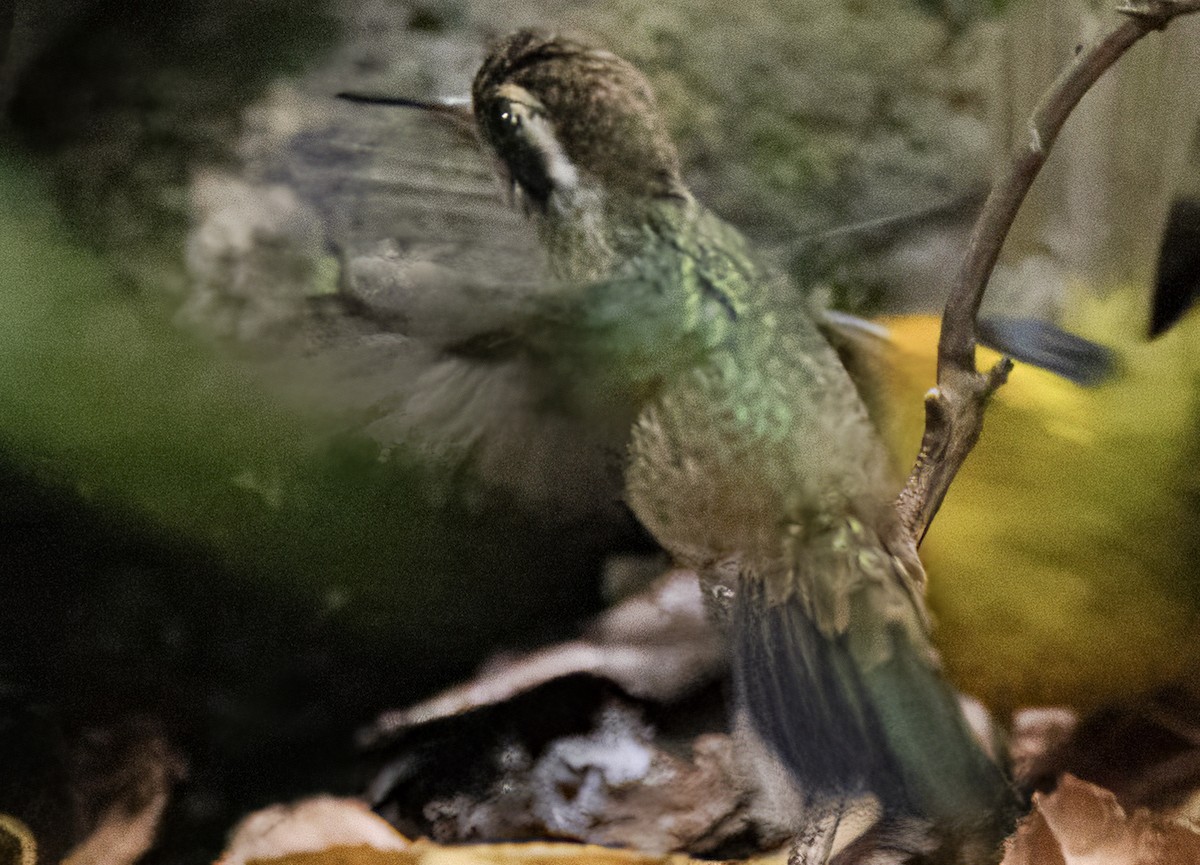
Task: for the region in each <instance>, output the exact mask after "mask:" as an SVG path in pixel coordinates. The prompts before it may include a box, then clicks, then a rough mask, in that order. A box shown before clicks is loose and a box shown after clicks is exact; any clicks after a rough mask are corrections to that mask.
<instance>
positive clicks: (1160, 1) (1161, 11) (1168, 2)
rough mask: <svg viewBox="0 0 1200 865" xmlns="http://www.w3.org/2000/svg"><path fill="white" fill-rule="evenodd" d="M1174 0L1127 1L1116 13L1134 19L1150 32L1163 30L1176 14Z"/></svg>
mask: <svg viewBox="0 0 1200 865" xmlns="http://www.w3.org/2000/svg"><path fill="white" fill-rule="evenodd" d="M1174 5H1175V3H1174V0H1127V2H1126V3H1123V4H1122V5H1120V6H1118V7H1117V9H1116V11H1117V12H1119V13H1120V14H1122V15H1125V16H1128V17H1130V18H1134V19H1136V20H1138V21H1140V22H1142V24H1143V25H1144V26H1145V27H1147V28H1149V29H1151V30H1164V29H1166V26H1167V24H1169V23H1170V21H1171V19H1172V18H1174V17H1175V16H1176V15H1177V14H1179V13H1178V10H1175V9H1172V8H1171V7H1172V6H1174Z"/></svg>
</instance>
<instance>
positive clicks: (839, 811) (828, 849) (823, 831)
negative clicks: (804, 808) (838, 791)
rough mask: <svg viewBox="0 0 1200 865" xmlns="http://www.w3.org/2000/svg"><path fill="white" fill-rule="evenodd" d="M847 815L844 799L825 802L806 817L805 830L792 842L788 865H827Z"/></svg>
mask: <svg viewBox="0 0 1200 865" xmlns="http://www.w3.org/2000/svg"><path fill="white" fill-rule="evenodd" d="M845 813H846V802H845V800H844V799H835V800H832V801H827V802H824V803H822V804H820V805H818V806H817V807H815V808H813V809H812V810H811V811H810V812H809V813H808V815H806V818H807V822H806V825H805V827H804V829H803V830H802V831H801V832H800V834H799V835H797V836H796V837H795V838H794V839H793V840H792V847H791V850H789V851H788V865H827V863H828V862H829V858H830V856H831V855H832V853H833V839H834V838H835V837H837V831H838V826H840V825H841V822H842V815H843V814H845Z"/></svg>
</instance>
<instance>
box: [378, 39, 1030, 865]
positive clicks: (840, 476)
mask: <svg viewBox="0 0 1200 865" xmlns="http://www.w3.org/2000/svg"><path fill="white" fill-rule="evenodd" d="M397 102H399V104H407V105H413V104H416V103H414V102H413V101H412V100H397ZM445 110H447V111H451V110H453V111H459V109H456V108H446V109H445ZM458 116H459V118H460V119H462V118H463V117H468V118H469V119H470V120H471V121H472V122H473V125H474V128H475V132H476V134H477V135H478V138H479V140H480V141H481V142H482V144H483V146H484V147H485V149H486V150H487V151H489V152H490V153H491V154H492V156H493V157H494V163H495V167H496V170H497V173H498V175H499V177H500V179H501V180H502V182H503V184H504V185H505V187H506V188H507V190H508V191H509V193H510V197H511V199H512V201H513V203H514V204H515V205H516V206H518V207H519V208H520V210H521V211H522V212H523V213H524V214H525V216H526V217H527V218H528V219H529V220H530V221H531V222H532V223H533V225H534V227H535V229H536V233H537V236H538V238H539V241H540V243H541V244H542V246H543V247H544V249H545V252H546V255H547V260H548V265H549V268H550V271H551V274H552V277H553V281H554V289H553V290H552V291H544V292H539V293H537V294H534V295H531V296H530V297H529V298H526V299H523V302H521V303H513V304H509V306H508V308H506V309H505V310H503V312H502V313H497V314H495V315H492V316H491V317H490V318H489V326H488V327H487V328H486V329H482V330H480V332H478V333H473V334H470V335H468V336H466V337H464V338H457V339H455V340H454V341H453V342H450V343H447V344H446V345H444V346H443V347H442V350H443V351H444V352H446V353H447V355H451V356H460V357H467V358H470V359H472V361H473V362H475V363H477V364H488V363H494V364H505V363H510V362H512V360H513V359H514V358H521V359H522V360H523V361H524V362H525V363H524V366H525V368H526V369H527V370H528V371H529V373H528V374H529V375H531V376H536V377H537V378H538V379H539V384H538V393H539V394H541V395H542V396H541V398H542V400H543V403H544V405H545V407H546V410H547V412H548V413H553V414H558V415H564V416H570V417H575V418H580V419H584V420H585V421H589V419H590V420H594V422H595V423H596V424H597V425H600V426H604V427H605V428H608V429H611V428H614V427H616V428H618V429H620V430H621V433H620V435H621V437H622V439H623V449H624V454H625V456H624V460H623V490H624V500H625V502H626V504H627V505H628V507H629V508H630V509H631V510H632V512H633V513H634V515H635V516H636V518H637V519H638V521H639V522H640V523H641V524H642V526H644V527H645V529H646V530H648V532H649V533H650V534H651V535H652V536H653V538H654V539H655V540H656V541H657V543H658V544H659V545H661V547H662V548H663V549H664V550H666V551H667V552H668V553H669V554H670V556H671V557H672V558H673V559H674V560H675V561H676V563H677V564H679V565H681V566H684V567H687V568H690V569H692V570H694V571H695V572H696V573H697V574H698V575H699V576H700V578H701V582H702V585H704V586H705V588H706V593H707V597H708V598H709V599H710V601H711V604H710V606H711V609H712V612H713V615H714V618H715V619H716V620H717V621H719V622H720V624H721V626H723V627H725V628H727V629H728V634H729V640H730V644H731V654H732V661H733V670H734V691H735V696H736V702H737V706H738V709H737V724H736V727H737V728H738V729H739V730H740V731H741V732H740V733H739V735H740V736H742V737H744V738H745V740H746V741H747V742H748V743H749V744H747V746H746V752H747V753H748V754H750V753H759V752H760V751H761V753H763V754H765V755H766V756H765V763H764V762H763V761H762V760H758V759H757V758H756V759H754V760H751V761H750V762H753V763H754V764H755V766H754V769H755V771H762V772H763V773H765V774H770V773H771V772H772V771H774V770H775V769H776V768H782V770H783V773H782V774H783V776H784V777H785V778H786V779H787V782H786V783H787V788H788V790H789V797H790V798H789V801H790V802H793V803H795V809H796V813H794V814H791V815H790V818H789V819H790V820H792V821H794V823H793V825H791V826H789V827H788V828H789V829H792V830H794V832H795V834H796V837H797V843H796V846H795V849H794V850H793V856H792V858H793V860H794V861H797V862H804V863H825V862H829V861H834V862H838V863H850V862H868V861H879V860H876V859H872V858H871V857H872V856H874V855H876V852H877V851H878V850H881V849H884V848H886V851H887V855H890V856H891V857H892V858H889V859H887V860H886V861H907V860H908V859H909V858H911V857H914V856H926V855H928V854H930V853H931V852H932V851H933V850H934V849H935V848H937V849H939V850H942V851H945V850H948V849H949V848H950V846H953V845H958V848H959V850H960V851H961V850H962V849H967V848H968V847H970V845H971V844H974V845H975V846H974V847H971V848H970V849H974V850H977V851H979V852H977V853H975V854H973V855H975V859H973V860H971V861H980V862H985V861H994V860H996V859H998V855H999V854H998V850H999V843H1000V841H1001V839H1002V838H1003V837H1005V836H1006V835H1007V834H1008V833H1009V832H1010V831H1011V829H1012V827H1013V824H1014V821H1015V817H1016V814H1017V811H1018V803H1017V799H1016V796H1015V794H1014V793H1013V790H1012V788H1011V786H1010V784H1009V781H1008V779H1007V777H1006V775H1005V773H1004V771H1003V770H1002V769H1001V768H1000V767H999V766H997V765H996V764H995V763H994V762H993V761H992V760H991V759H990V758H989V757H988V756H987V755H986V753H985V752H984V749H983V748H982V747H981V745H980V744H979V743H978V741H977V739H976V738H975V736H974V734H973V733H972V732H971V730H970V728H969V726H968V725H967V723H966V721H965V719H964V717H963V714H962V710H961V708H960V704H959V701H958V698H957V696H956V694H955V693H954V692H953V691H952V689H951V688H950V687H949V686H948V685H947V684H946V682H945V681H944V679H943V677H942V674H941V672H940V667H939V661H938V658H937V654H936V652H935V650H934V648H933V645H932V642H931V638H930V622H929V619H928V616H927V614H926V611H925V605H924V600H923V590H924V582H925V576H924V571H923V570H922V566H921V563H920V560H919V558H918V557H917V553H916V546H915V541H914V539H913V538H911V537H909V536H908V535H907V534H906V532H905V531H904V530H903V529H902V527H901V526H900V524H899V521H898V518H897V516H896V513H895V510H894V507H893V499H894V497H895V494H896V492H897V490H898V488H899V484H898V481H897V479H896V477H895V476H894V472H893V468H892V463H891V460H890V457H889V455H888V453H887V451H886V449H885V447H884V446H883V444H882V443H881V441H880V439H879V436H878V435H877V432H876V430H875V427H874V425H873V424H872V421H871V417H870V414H869V412H868V408H867V405H866V404H865V402H864V399H863V397H862V396H860V393H859V390H858V388H857V387H856V384H855V382H854V380H853V379H852V377H851V375H850V373H849V372H848V370H847V368H846V365H845V363H844V362H843V360H842V357H841V356H840V355H839V352H838V349H844V348H845V346H846V345H848V344H850V343H852V342H853V341H854V339H853V337H848V338H847V339H846V340H845V341H843V340H842V339H841V338H840V337H839V336H838V334H839V333H841V332H843V331H844V330H845V328H840V327H838V326H837V319H836V318H834V317H831V316H826V315H824V314H823V313H822V312H821V311H820V310H819V309H818V308H817V307H816V306H815V305H814V304H812V303H810V302H809V301H808V300H806V299H804V298H802V297H801V296H800V295H799V294H798V293H796V292H795V291H794V290H793V289H792V288H791V287H790V286H789V285H788V284H787V283H786V282H785V281H784V280H783V279H782V278H781V277H780V276H778V275H776V274H775V273H773V272H772V271H771V269H770V268H768V267H765V266H763V265H762V264H760V263H759V262H758V261H757V260H756V259H755V257H754V255H753V253H752V251H751V250H750V248H749V246H748V244H747V242H746V241H745V240H744V238H743V237H742V236H741V235H740V234H739V232H738V231H737V230H735V229H734V228H733V227H731V226H730V225H728V224H726V223H724V222H723V221H721V220H720V219H719V218H718V217H717V216H716V215H715V214H713V213H712V212H711V211H709V210H708V209H706V208H705V207H704V206H703V205H702V204H701V203H700V202H699V201H697V200H696V198H695V197H694V196H693V194H692V193H691V191H690V190H689V189H688V187H687V184H686V183H685V181H684V179H683V175H682V171H681V167H680V160H679V157H678V154H677V151H676V149H675V146H674V144H673V142H672V140H671V137H670V135H669V133H668V131H667V129H666V126H665V124H664V121H663V120H662V118H661V116H660V114H659V111H658V108H657V105H656V101H655V97H654V94H653V92H652V90H651V87H650V85H649V83H648V81H647V80H646V78H645V77H644V76H643V75H642V74H641V73H640V72H639V71H638V70H637V69H636V68H635V67H634V66H633V65H631V64H630V63H628V62H627V61H625V60H623V59H621V58H619V57H618V56H616V55H615V54H613V53H611V52H609V51H607V50H604V49H601V48H599V47H596V46H593V45H590V44H588V43H587V42H585V41H581V40H578V39H575V38H572V37H567V36H561V35H556V34H551V33H547V32H543V31H538V30H522V31H519V32H516V33H514V34H512V35H510V36H508V37H507V38H505V39H503V40H502V41H500V42H499V43H498V44H497V45H496V46H495V47H494V48H493V49H492V50H491V52H490V53H489V54H488V55H487V57H486V59H485V60H484V62H483V64H482V66H481V67H480V69H479V71H478V72H477V74H476V75H475V78H474V81H473V83H472V88H471V101H470V106H469V114H467V113H466V112H465V111H463V112H460V113H459V114H458ZM843 353H844V352H843ZM760 746H761V747H760ZM760 781H761V785H762V788H763V789H764V790H766V789H767V788H768V787H770V786H771V785H770V784H768V783H767V781H766V780H765V778H763V779H760ZM864 803H865V804H864ZM864 808H865V811H864ZM862 813H869V814H870V819H871V820H874V821H875V822H874V824H873V825H874V828H873V829H870V830H868V831H867V832H866V834H865V835H862V837H860V838H858V839H857V840H853V841H851V842H850V843H849V844H848V845H846V844H845V843H844V839H845V836H846V833H845V832H843V833H842V835H841V837H840V838H839V833H838V829H839V827H840V826H841V825H842V823H843V822H845V823H846V824H847V825H848V824H849V823H851V822H853V821H852V819H851V818H856V815H859V814H862ZM918 825H919V826H921V827H923V828H922V830H921V831H919V832H915V833H913V832H910V833H905V832H900V831H897V830H896V828H895V827H898V826H908V827H912V826H918ZM926 829H928V831H925V830H926ZM872 833H874V835H873V836H872ZM872 837H874V839H875V841H874V842H872V840H871V838H872ZM835 838H837V839H838V841H839V844H838V845H835ZM964 839H970V840H969V841H965V840H964ZM964 845H966V846H964ZM839 848H844V849H839ZM938 855H941V854H938ZM953 855H959V854H958V853H955V854H953Z"/></svg>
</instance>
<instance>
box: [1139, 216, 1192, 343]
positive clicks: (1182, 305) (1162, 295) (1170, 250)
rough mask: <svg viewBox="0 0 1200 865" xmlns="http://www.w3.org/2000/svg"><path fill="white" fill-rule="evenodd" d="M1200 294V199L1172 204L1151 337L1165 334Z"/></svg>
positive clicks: (1157, 280)
mask: <svg viewBox="0 0 1200 865" xmlns="http://www.w3.org/2000/svg"><path fill="white" fill-rule="evenodd" d="M1198 297H1200V200H1196V199H1186V198H1184V199H1180V200H1178V201H1176V202H1175V203H1174V204H1172V205H1171V211H1170V214H1169V215H1168V216H1167V228H1166V231H1165V232H1164V233H1163V239H1162V247H1161V248H1160V250H1159V253H1158V272H1157V274H1156V275H1155V278H1154V295H1153V297H1152V298H1151V303H1150V338H1151V339H1153V338H1154V337H1156V336H1160V335H1161V334H1163V333H1166V332H1167V331H1168V330H1170V329H1171V327H1172V326H1173V325H1174V324H1175V323H1176V322H1177V321H1179V319H1181V318H1183V316H1184V313H1186V312H1187V311H1188V310H1190V309H1191V308H1192V306H1193V305H1194V304H1195V303H1196V299H1197V298H1198Z"/></svg>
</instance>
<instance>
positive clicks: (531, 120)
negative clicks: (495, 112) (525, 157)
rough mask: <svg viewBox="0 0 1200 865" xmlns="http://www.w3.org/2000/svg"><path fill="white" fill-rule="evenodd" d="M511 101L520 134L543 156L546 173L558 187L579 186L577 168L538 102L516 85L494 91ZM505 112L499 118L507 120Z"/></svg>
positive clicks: (570, 187)
mask: <svg viewBox="0 0 1200 865" xmlns="http://www.w3.org/2000/svg"><path fill="white" fill-rule="evenodd" d="M496 92H497V93H498V94H499V95H500V96H502V97H504V98H505V99H507V100H508V101H509V103H510V104H511V108H510V111H511V112H512V113H513V114H514V115H515V116H516V117H517V118H519V120H520V123H521V129H522V133H523V134H524V135H525V136H526V137H527V138H528V140H529V143H530V144H532V145H533V146H534V147H536V148H537V150H538V151H539V152H540V153H541V154H542V155H543V156H544V157H545V159H546V175H547V177H549V178H550V180H551V181H552V182H553V183H554V188H555V189H559V190H564V191H567V190H573V189H575V188H576V187H577V186H578V185H579V171H578V170H577V169H576V168H575V164H574V163H573V162H571V160H570V158H569V157H568V156H567V154H566V151H564V150H563V148H562V145H561V144H559V142H558V138H557V137H555V135H554V132H553V131H552V129H551V127H550V124H549V122H548V121H547V120H546V117H545V114H544V109H543V107H542V104H541V102H539V101H538V99H537V98H536V97H535V96H534V95H533V94H532V93H530V92H529V91H528V90H526V89H525V88H524V87H521V86H519V85H517V84H512V83H508V84H504V85H502V86H501V87H500V88H499V89H498V90H497V91H496ZM507 114H508V112H505V114H502V115H501V118H502V119H504V120H508V119H509V118H508V117H507V116H506V115H507Z"/></svg>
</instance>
